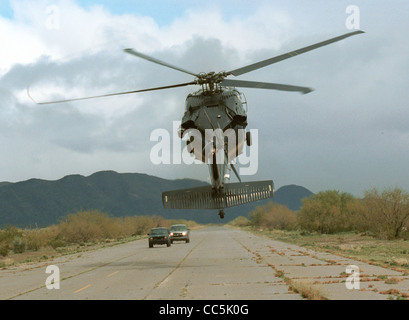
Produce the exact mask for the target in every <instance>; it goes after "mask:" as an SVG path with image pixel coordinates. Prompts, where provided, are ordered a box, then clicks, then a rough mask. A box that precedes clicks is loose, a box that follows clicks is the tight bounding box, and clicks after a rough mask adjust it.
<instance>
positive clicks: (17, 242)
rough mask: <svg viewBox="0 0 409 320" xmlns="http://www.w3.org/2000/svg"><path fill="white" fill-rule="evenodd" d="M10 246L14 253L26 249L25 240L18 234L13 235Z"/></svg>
mask: <svg viewBox="0 0 409 320" xmlns="http://www.w3.org/2000/svg"><path fill="white" fill-rule="evenodd" d="M12 248H13V252H14V253H23V252H24V250H25V249H26V242H25V240H24V239H22V238H21V237H19V236H16V237H14V239H13V242H12Z"/></svg>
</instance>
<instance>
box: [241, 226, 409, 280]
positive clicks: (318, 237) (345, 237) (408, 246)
mask: <svg viewBox="0 0 409 320" xmlns="http://www.w3.org/2000/svg"><path fill="white" fill-rule="evenodd" d="M246 229H247V230H249V231H251V232H254V233H256V234H262V235H264V236H267V237H269V238H272V239H274V240H278V241H283V242H288V243H292V244H295V245H299V246H301V247H305V248H308V249H311V250H314V251H321V252H328V253H333V254H337V255H341V256H345V257H348V258H352V259H356V260H360V261H363V262H366V263H369V264H373V265H378V266H381V267H386V268H389V269H393V270H396V271H401V272H405V273H407V274H409V241H406V240H403V239H400V240H380V239H376V238H374V237H371V236H369V235H368V234H357V233H354V232H347V233H339V234H332V235H326V234H318V233H305V232H299V231H283V230H272V231H268V230H264V231H262V232H261V231H260V230H258V229H255V228H249V227H247V228H246Z"/></svg>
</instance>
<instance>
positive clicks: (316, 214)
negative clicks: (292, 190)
mask: <svg viewBox="0 0 409 320" xmlns="http://www.w3.org/2000/svg"><path fill="white" fill-rule="evenodd" d="M357 208H358V206H357V202H356V199H355V198H354V197H353V196H352V195H351V194H349V193H341V192H339V191H332V190H330V191H323V192H320V193H317V194H315V195H313V196H311V197H310V198H306V199H304V200H303V206H302V208H301V210H300V212H299V215H298V218H297V221H298V225H299V227H300V228H301V229H303V230H306V231H310V232H311V231H314V232H319V233H326V234H332V233H336V232H342V231H351V230H353V229H354V228H355V222H356V215H357V212H356V210H357Z"/></svg>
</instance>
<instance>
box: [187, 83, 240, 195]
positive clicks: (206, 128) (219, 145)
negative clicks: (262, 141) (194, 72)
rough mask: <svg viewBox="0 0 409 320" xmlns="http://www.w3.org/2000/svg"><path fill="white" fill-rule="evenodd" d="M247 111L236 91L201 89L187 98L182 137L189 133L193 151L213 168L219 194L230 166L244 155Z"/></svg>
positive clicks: (214, 184)
mask: <svg viewBox="0 0 409 320" xmlns="http://www.w3.org/2000/svg"><path fill="white" fill-rule="evenodd" d="M244 106H246V108H245V107H244ZM246 109H247V102H246V100H245V97H244V95H243V94H242V93H241V92H239V91H238V90H237V89H235V88H223V87H220V88H219V90H218V91H205V90H200V91H197V92H195V93H192V94H189V95H188V97H187V98H186V108H185V113H184V116H183V119H182V124H181V131H180V137H184V136H185V135H186V134H188V140H187V145H188V150H189V152H190V153H192V154H193V155H194V156H195V158H196V159H198V160H200V161H202V162H203V163H206V164H207V165H208V166H209V173H210V179H211V182H212V187H213V189H214V190H215V191H216V192H219V191H220V190H221V189H222V188H223V186H224V183H225V180H226V178H227V177H229V175H226V170H227V167H228V164H229V163H231V162H232V161H233V160H234V159H235V158H236V157H237V156H239V155H240V154H241V153H242V152H243V146H244V142H245V137H246V135H245V129H246V127H247V113H246V112H247V110H246Z"/></svg>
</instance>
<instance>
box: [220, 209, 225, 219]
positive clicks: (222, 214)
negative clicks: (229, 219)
mask: <svg viewBox="0 0 409 320" xmlns="http://www.w3.org/2000/svg"><path fill="white" fill-rule="evenodd" d="M219 216H220V219H224V211H223V210H220V211H219Z"/></svg>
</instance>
